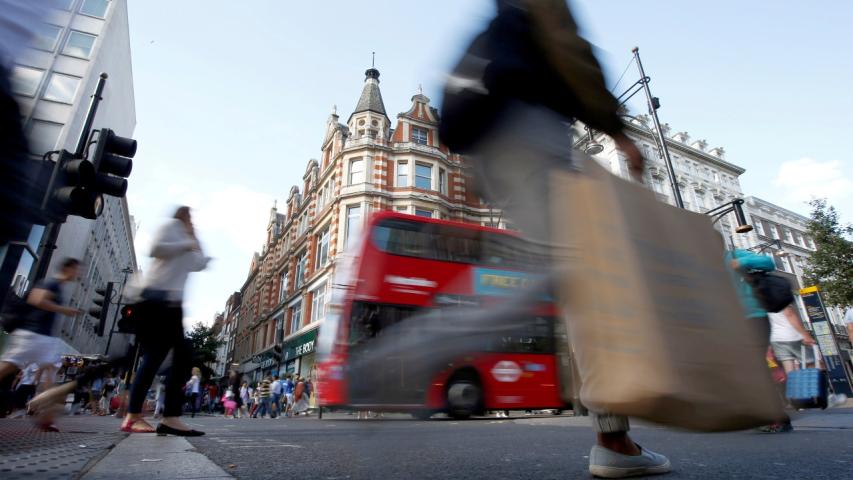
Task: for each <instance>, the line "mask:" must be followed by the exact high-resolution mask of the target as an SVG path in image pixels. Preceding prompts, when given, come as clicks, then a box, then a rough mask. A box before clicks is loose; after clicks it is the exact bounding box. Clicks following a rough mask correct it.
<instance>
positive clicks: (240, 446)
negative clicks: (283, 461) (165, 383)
mask: <svg viewBox="0 0 853 480" xmlns="http://www.w3.org/2000/svg"><path fill="white" fill-rule="evenodd" d="M263 447H287V448H302V446H301V445H290V444H289V443H282V444H279V445H232V446H231V448H263Z"/></svg>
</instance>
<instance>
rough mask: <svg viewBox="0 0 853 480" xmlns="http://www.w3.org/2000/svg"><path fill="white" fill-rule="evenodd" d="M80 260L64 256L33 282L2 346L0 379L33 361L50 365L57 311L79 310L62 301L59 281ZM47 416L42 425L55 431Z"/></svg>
mask: <svg viewBox="0 0 853 480" xmlns="http://www.w3.org/2000/svg"><path fill="white" fill-rule="evenodd" d="M79 270H80V261H79V260H77V259H75V258H67V259H65V260H63V261H62V263H61V264H60V268H59V273H58V274H57V275H56V276H55V277H53V278H50V279H45V280H42V281H40V282H38V283H37V284H36V286H35V287H33V289H32V291H30V293H29V295H27V299H26V302H27V305H28V306H29V309H28V311H27V312H26V313H25V314H23V317H24V318H22V319H21V324H20V325H19V326H18V328H17V329H16V330H15V331H14V332H12V333H11V334H10V335H9V339H8V341H7V342H8V343H7V347H6V350H5V351H4V352H3V354H2V357H0V380H2V379H3V378H6V377H7V376H9V375H12V374H14V373H15V372H16V371H17V370H20V369H23V368H26V366H27V365H29V364H31V363H35V364H36V365H37V366H38V368H39V369H52V368H53V364H54V363H55V362H56V360H57V358H58V354H57V352H56V340H55V339H54V338H53V337H52V332H53V325H54V323H55V322H56V318H57V314H60V315H67V316H70V317H73V316H77V315H80V314H81V313H83V312H82V310H80V309H78V308H72V307H66V306H64V305H63V303H65V301H64V295H63V292H62V285H63V284H65V283H68V282H71V281H74V280H75V279H76V278H77V275H78V273H79ZM52 423H53V422H52V420H51V419H50V418H49V417H45V420H44V422H42V428H43V429H44V430H48V431H57V429H56V427H55V426H54V425H53V424H52Z"/></svg>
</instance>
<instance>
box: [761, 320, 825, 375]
mask: <svg viewBox="0 0 853 480" xmlns="http://www.w3.org/2000/svg"><path fill="white" fill-rule="evenodd" d="M767 317H768V318H769V319H770V346H771V347H773V355H774V356H775V357H776V360H778V361H780V362H782V368H783V369H784V370H785V373H788V372H790V371H792V370H794V369H796V368H797V365H796V364H797V363H799V364H800V368H805V366H806V364H807V363H809V362H808V358H804V357H803V350H804V349H803V348H802V347H803V346H808V347H811V346H812V345H815V343H816V342H815V340H814V338H812V335H811V334H810V333H809V331H808V330H806V328H805V327H804V326H803V322H802V321H801V320H800V317H799V316H798V315H797V311H796V310H795V309H794V306H793V305H788V306H787V307H786V308H785V309H784V310H782V311H781V312H778V313H773V312H768V313H767ZM808 351H809V352H811V348H809V349H808ZM808 356H809V354H808V353H807V354H806V357H808ZM811 361H812V362H813V361H814V359H812V360H811Z"/></svg>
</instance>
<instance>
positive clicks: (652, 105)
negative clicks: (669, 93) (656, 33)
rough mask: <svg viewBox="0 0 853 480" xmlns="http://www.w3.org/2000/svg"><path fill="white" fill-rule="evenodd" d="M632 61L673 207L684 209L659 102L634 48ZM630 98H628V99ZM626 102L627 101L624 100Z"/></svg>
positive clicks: (637, 49)
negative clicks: (673, 202) (659, 111)
mask: <svg viewBox="0 0 853 480" xmlns="http://www.w3.org/2000/svg"><path fill="white" fill-rule="evenodd" d="M631 51H632V52H634V59H635V60H637V68H638V69H639V70H640V80H639V82H640V83H642V85H643V91H644V92H645V93H646V103H647V104H648V106H649V115H651V116H652V121H654V123H655V132H656V133H657V137H658V142H660V153H661V155H662V156H663V160H664V163H666V170H667V172H668V173H669V183H670V185H671V186H672V195H673V196H674V197H675V206H676V207H678V208H684V201H683V200H682V199H681V191H680V190H679V189H678V179H677V178H675V169H674V168H673V167H672V159H671V158H670V156H669V148H667V146H666V138H664V136H663V131H661V128H660V120H659V119H658V111H657V109H658V108H659V107H660V102H659V101H657V98H656V97H652V92H651V90H650V89H649V80H650V79H649V77H647V76H646V72H645V70H643V62H641V61H640V48H639V47H634V49H633V50H631ZM629 98H630V97H629ZM626 100H627V99H626Z"/></svg>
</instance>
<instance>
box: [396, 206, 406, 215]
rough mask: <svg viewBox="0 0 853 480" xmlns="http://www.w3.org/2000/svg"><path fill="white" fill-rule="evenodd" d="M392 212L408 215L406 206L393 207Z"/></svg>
mask: <svg viewBox="0 0 853 480" xmlns="http://www.w3.org/2000/svg"><path fill="white" fill-rule="evenodd" d="M394 211H395V212H399V213H408V211H409V207H407V206H406V205H397V206H396V207H394Z"/></svg>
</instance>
